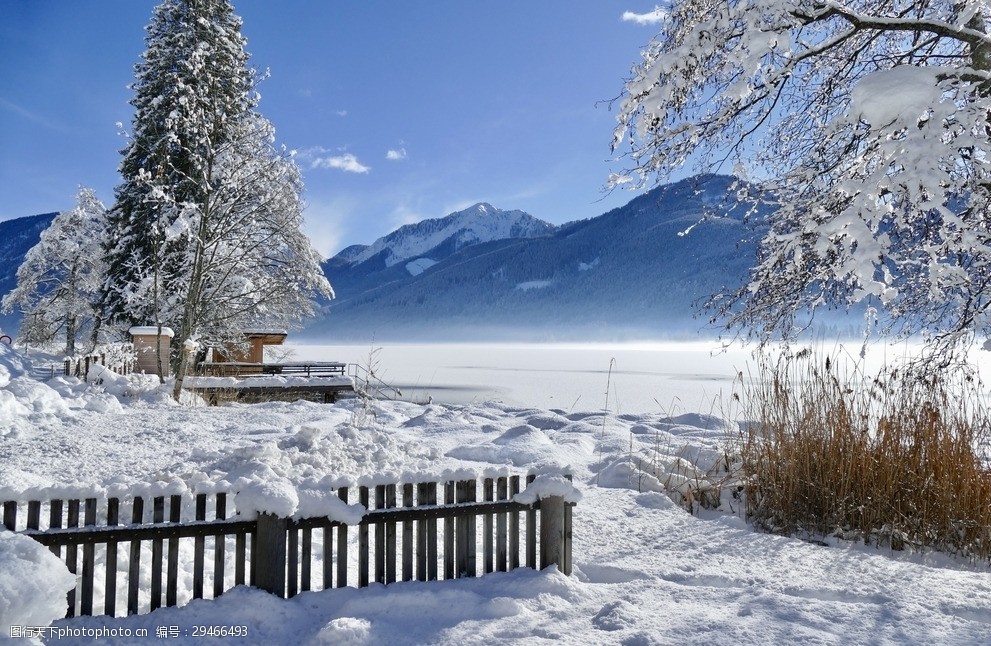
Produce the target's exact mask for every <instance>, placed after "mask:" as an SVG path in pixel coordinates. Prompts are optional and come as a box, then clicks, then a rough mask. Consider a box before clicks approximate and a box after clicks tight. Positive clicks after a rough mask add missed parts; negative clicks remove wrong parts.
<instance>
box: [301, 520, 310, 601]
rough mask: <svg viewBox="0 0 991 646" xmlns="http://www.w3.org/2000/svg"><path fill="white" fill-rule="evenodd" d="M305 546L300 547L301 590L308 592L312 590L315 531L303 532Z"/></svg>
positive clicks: (306, 530) (305, 530) (307, 530)
mask: <svg viewBox="0 0 991 646" xmlns="http://www.w3.org/2000/svg"><path fill="white" fill-rule="evenodd" d="M302 540H303V544H302V545H301V546H300V550H301V552H302V554H301V556H300V572H299V590H300V592H307V591H309V589H310V567H311V562H310V561H311V559H310V554H311V552H312V551H313V530H312V529H310V528H309V527H307V528H306V529H304V530H303V539H302Z"/></svg>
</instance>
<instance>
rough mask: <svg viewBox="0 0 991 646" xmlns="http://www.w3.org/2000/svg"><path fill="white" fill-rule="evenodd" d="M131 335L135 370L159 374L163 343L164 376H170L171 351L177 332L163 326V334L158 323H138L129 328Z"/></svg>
mask: <svg viewBox="0 0 991 646" xmlns="http://www.w3.org/2000/svg"><path fill="white" fill-rule="evenodd" d="M128 332H129V333H130V335H131V342H132V343H133V344H134V354H135V365H134V371H135V372H144V373H146V374H149V375H157V374H158V351H157V349H158V346H159V344H161V351H162V370H164V371H165V372H164V374H163V375H161V376H162V377H168V376H169V351H170V348H171V345H172V337H173V336H175V332H173V331H172V328H168V327H163V328H162V330H161V336H159V330H158V326H157V325H136V326H134V327H132V328H131V329H129V330H128Z"/></svg>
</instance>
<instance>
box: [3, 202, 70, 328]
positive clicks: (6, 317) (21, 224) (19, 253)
mask: <svg viewBox="0 0 991 646" xmlns="http://www.w3.org/2000/svg"><path fill="white" fill-rule="evenodd" d="M56 215H58V213H43V214H41V215H32V216H30V217H26V218H16V219H14V220H4V221H2V222H0V299H2V298H3V297H4V296H5V295H6V294H7V293H8V292H9V291H11V290H12V289H14V288H15V287H17V268H18V267H20V266H21V262H23V260H24V256H25V255H26V254H27V252H28V250H29V249H30V248H31V247H33V246H34V245H36V244H38V241H39V240H41V232H42V231H44V230H45V229H47V228H48V225H49V224H51V223H52V220H54V219H55V216H56ZM19 321H20V315H18V314H0V330H2V331H3V333H4V334H12V333H13V331H14V330H16V328H17V325H18V322H19Z"/></svg>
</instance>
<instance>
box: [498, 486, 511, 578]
mask: <svg viewBox="0 0 991 646" xmlns="http://www.w3.org/2000/svg"><path fill="white" fill-rule="evenodd" d="M508 493H509V480H508V479H507V478H506V477H505V476H503V477H501V478H499V479H498V480H497V481H496V499H497V500H506V499H507V497H508ZM506 517H507V514H506V513H505V512H502V513H499V514H496V555H495V558H496V571H497V572H505V571H506V566H507V563H508V560H509V553H508V550H509V546H508V541H507V540H506V539H507V538H508V537H507V536H506V532H507V530H506Z"/></svg>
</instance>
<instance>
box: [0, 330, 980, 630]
mask: <svg viewBox="0 0 991 646" xmlns="http://www.w3.org/2000/svg"><path fill="white" fill-rule="evenodd" d="M671 350H672V351H673V349H671ZM390 352H391V349H390V348H385V349H383V351H382V352H381V353H380V354H379V358H380V361H381V363H382V366H381V367H382V369H383V370H388V371H392V372H393V374H395V373H398V372H399V371H400V367H399V366H398V355H399V353H398V352H397V353H395V356H393V357H391V358H390ZM459 352H460V354H459V355H457V356H456V357H452V356H441V355H440V354H438V353H437V352H435V353H434V356H435V357H436V358H437V362H438V365H439V366H441V365H446V366H448V367H451V366H454V367H457V366H461V367H472V366H474V367H475V368H478V367H479V366H480V365H483V364H484V365H483V367H485V368H487V369H491V371H492V372H493V373H496V372H500V374H505V375H508V376H509V377H516V380H515V381H513V380H507V382H506V383H503V384H502V385H501V386H500V388H501V390H500V393H501V396H499V397H497V398H496V399H501V400H502V401H501V402H499V401H492V400H488V401H487V400H485V399H483V398H478V397H475V396H472V397H470V398H468V400H467V402H466V403H459V404H439V403H430V404H422V403H409V402H377V403H375V404H373V405H372V406H371V407H370V408H369V409H367V410H366V409H365V408H363V407H362V406H361V405H360V404H358V403H357V402H355V401H346V402H342V403H340V404H337V405H333V406H331V405H321V404H313V403H307V402H296V403H268V404H256V405H231V406H224V407H217V408H210V407H206V406H203V405H197V404H196V403H195V402H192V401H191V402H187V404H186V405H183V406H179V405H176V404H174V403H172V402H171V401H170V399H169V398H168V394H167V393H168V391H167V390H163V389H159V388H158V387H157V386H156V384H155V382H154V381H153V380H144V381H142V380H140V379H132V380H117V379H113V378H112V377H110V376H109V375H108V376H107V378H106V379H105V381H104V384H103V385H100V386H95V385H87V384H83V383H80V382H79V381H78V380H75V379H63V378H57V379H55V380H51V381H48V382H39V381H37V380H35V379H34V378H33V377H32V371H31V368H32V366H31V365H30V362H29V361H25V360H24V358H23V357H22V356H20V355H18V354H17V353H15V352H13V351H11V350H9V349H7V348H6V346H4V345H2V344H0V500H3V499H10V498H14V499H21V500H23V499H27V498H29V497H35V496H38V495H41V494H44V493H47V494H50V495H49V496H48V497H51V496H54V495H72V494H76V493H81V492H94V491H95V492H102V491H117V490H119V489H131V488H138V489H143V490H145V491H152V490H156V491H176V492H178V491H188V490H192V489H195V490H203V489H207V488H209V487H212V486H224V483H235V482H239V483H240V484H241V485H245V486H248V487H250V486H252V485H253V484H258V483H261V482H270V483H277V484H278V485H279V491H281V492H284V493H285V492H288V494H287V495H286V496H284V497H283V499H284V500H290V501H291V500H292V492H293V491H295V492H297V493H299V492H304V491H312V490H313V488H314V487H317V488H319V483H320V482H326V481H327V479H328V478H329V479H332V480H334V481H335V484H336V483H337V482H342V481H351V482H356V481H359V480H361V481H362V482H363V483H370V482H375V481H379V482H389V481H396V480H397V479H399V480H401V479H403V477H404V476H408V475H413V474H415V475H416V476H417V477H419V478H421V479H422V477H423V476H424V475H425V474H435V475H437V476H442V475H443V474H445V473H447V472H451V471H454V470H465V469H467V470H471V471H474V472H482V471H492V470H500V469H503V470H509V471H512V472H514V473H515V472H523V471H545V470H553V469H558V468H568V469H569V470H570V471H571V472H573V473H574V482H575V484H576V485H577V487H578V488H579V489H580V491H581V493H582V499H581V501H580V502H579V504H578V506H577V507H576V508H575V511H574V548H573V554H574V575H573V576H572V577H570V578H569V577H565V576H563V575H561V574H559V573H558V572H556V571H554V570H547V571H542V572H534V571H528V570H525V569H521V570H517V571H515V572H511V573H501V574H493V575H488V576H484V577H479V578H477V579H471V580H456V581H444V582H434V583H429V584H424V583H397V584H392V585H389V586H381V585H373V586H372V587H370V588H366V589H361V590H358V589H341V590H331V591H326V592H309V593H304V594H301V595H299V596H297V597H295V598H293V599H291V600H281V599H277V598H275V597H273V596H271V595H268V594H267V593H264V592H260V591H258V590H254V589H251V588H247V587H239V588H236V589H234V590H232V591H230V592H229V593H227V594H225V595H224V596H222V597H220V598H219V599H216V600H201V601H192V602H189V603H186V604H185V605H183V606H181V607H178V608H166V609H160V610H157V611H155V612H152V613H148V614H142V615H137V616H132V617H120V618H109V617H104V616H97V617H89V618H77V619H71V620H65V619H60V620H56V621H55V622H54V623H53V624H52V628H53V631H58V630H62V631H64V632H65V633H68V632H72V631H77V632H82V631H86V630H90V631H97V630H102V629H119V630H128V631H131V634H132V636H131V637H113V636H109V635H106V634H104V635H103V636H101V637H100V638H99V640H98V641H99V643H108V644H133V643H141V642H142V641H144V640H136V639H135V638H134V637H133V635H135V634H138V631H140V630H147V631H148V634H149V637H148V638H147V639H156V634H157V631H159V630H160V629H163V630H164V632H162V633H161V635H162V636H161V637H159V638H162V639H167V641H168V642H171V643H194V642H195V643H200V642H201V641H202V639H203V638H193V637H192V636H190V635H191V633H192V629H193V627H194V626H204V625H218V626H230V625H237V626H246V627H247V631H248V637H247V638H242V639H239V638H231V637H227V638H217V641H223V642H224V643H248V644H269V643H278V644H380V643H389V644H465V643H468V644H471V643H478V644H481V643H485V644H489V643H507V644H508V643H541V642H546V643H550V642H551V641H554V642H563V643H574V644H603V643H606V644H679V645H681V644H707V645H708V644H792V643H794V644H798V643H801V644H984V643H988V642H989V640H991V637H989V636H991V577H989V571H988V567H987V566H986V565H984V564H970V563H964V562H959V561H953V560H950V559H948V558H945V557H942V556H940V555H937V554H908V553H892V552H889V551H884V550H881V551H878V550H875V549H873V548H865V547H864V546H862V545H861V546H857V545H851V544H847V543H837V542H835V541H831V544H830V545H829V546H822V545H818V544H814V543H810V542H805V541H802V540H799V539H793V538H784V537H778V536H769V535H764V534H757V533H754V532H753V531H752V530H751V529H750V528H749V527H748V526H747V525H746V524H745V522H744V521H743V520H742V519H741V518H740V516H739V515H738V514H735V513H734V509H737V504H736V502H735V501H734V500H733V498H732V496H731V495H730V493H731V491H732V488H733V487H732V481H731V480H728V481H727V482H725V484H726V488H725V491H724V495H723V501H724V506H723V509H722V510H721V511H705V510H703V511H701V512H699V511H698V510H696V513H695V514H692V513H689V512H688V511H686V510H685V508H684V506H683V505H682V504H679V502H681V498H680V496H679V495H678V494H677V493H676V489H677V488H678V486H679V485H683V484H684V477H683V476H685V475H687V476H689V478H690V479H693V480H694V479H699V480H701V481H711V482H718V481H720V480H722V479H724V478H726V474H725V472H724V471H723V470H721V469H720V468H719V467H718V465H719V464H720V463H722V461H723V458H724V456H725V455H726V453H727V452H729V453H730V454H731V453H732V444H733V438H734V435H735V424H734V423H733V422H728V421H727V420H726V419H725V418H726V417H732V410H728V411H727V410H724V409H722V408H721V407H720V406H718V405H716V404H713V403H711V402H706V401H705V400H704V398H703V392H704V393H705V395H706V396H715V395H716V394H717V392H727V388H728V387H730V386H726V384H731V382H732V375H733V374H735V372H734V371H735V370H738V369H743V366H742V365H734V366H732V368H731V369H730V370H727V369H725V368H726V366H724V367H723V368H719V369H712V368H711V367H710V366H708V364H706V361H705V360H704V359H698V358H696V359H694V360H686V361H687V363H685V367H684V368H677V367H675V364H677V363H678V361H676V360H675V359H676V355H674V354H668V355H667V356H668V357H669V358H670V359H671V361H669V362H668V363H667V364H665V365H664V366H658V367H657V368H655V370H654V371H653V372H657V373H660V374H661V375H662V377H661V379H662V380H663V381H664V382H665V383H668V382H670V384H679V385H675V386H674V387H675V390H674V391H667V392H658V394H657V395H656V396H651V397H649V398H646V399H645V398H643V397H640V396H637V397H636V398H634V397H633V396H632V395H631V393H632V392H633V391H634V390H635V387H634V386H633V385H632V383H633V382H632V381H625V378H626V377H629V378H631V379H632V377H633V376H635V375H633V374H632V373H639V372H651V371H649V370H642V369H640V368H639V367H636V366H630V365H629V364H627V365H624V363H626V362H627V359H625V358H623V356H622V355H620V356H619V357H616V356H615V355H616V353H617V352H619V350H618V349H611V350H607V352H609V353H610V356H609V357H607V358H606V359H607V360H606V361H605V363H603V362H602V357H601V356H600V355H595V356H594V358H593V359H590V360H589V364H593V365H591V367H589V368H588V369H587V370H586V369H585V368H584V367H582V366H581V365H579V366H575V365H573V364H572V363H569V362H580V361H581V359H580V349H575V348H572V349H569V350H560V354H559V356H560V357H567V358H568V359H567V361H564V363H563V365H558V366H556V369H551V367H550V366H544V367H543V368H540V369H539V370H538V369H536V368H534V369H529V368H527V369H521V370H520V372H519V374H513V372H512V371H513V367H512V364H504V365H503V366H502V369H501V371H500V370H498V369H499V366H498V365H496V364H495V363H492V365H488V363H486V362H489V361H490V359H488V358H486V359H484V361H483V360H482V359H479V358H478V357H475V356H471V355H470V353H469V352H468V351H467V350H466V349H464V348H462V349H461V350H460V351H459ZM534 352H536V350H534ZM496 353H497V354H503V355H505V356H511V354H508V353H507V351H506V350H505V349H503V350H502V351H501V352H500V351H496ZM531 354H533V353H531ZM641 354H642V352H641ZM488 356H489V355H486V357H488ZM664 356H665V355H664V353H663V352H661V351H658V354H656V355H653V357H652V359H653V360H654V361H655V362H657V361H663V358H664ZM296 358H297V359H300V360H303V359H319V358H329V357H326V356H323V357H316V356H299V355H297V357H296ZM336 358H337V359H341V360H346V361H352V360H359V359H360V358H350V357H336ZM612 358H616V361H615V362H614V364H613V365H612V366H610V364H612V363H613V362H612V361H611V359H612ZM393 360H397V363H396V364H390V361H393ZM491 361H493V362H494V361H495V360H494V359H491ZM521 361H522V360H521ZM630 361H632V360H630ZM731 363H732V362H731ZM517 365H518V364H517ZM524 367H526V366H524ZM610 367H612V369H613V371H612V373H611V374H610V371H609V368H610ZM406 369H407V368H402V370H406ZM416 369H417V370H419V371H425V370H427V369H429V367H428V366H425V365H423V362H422V361H421V364H420V365H419V366H418V367H417V368H416ZM545 371H546V373H548V374H549V375H550V376H546V374H545ZM624 371H625V372H624ZM679 371H683V372H684V373H685V374H688V375H692V374H694V375H696V376H698V377H699V383H698V384H695V392H694V394H692V393H688V392H686V393H684V394H681V393H680V392H679V391H677V388H680V387H682V386H683V385H684V384H683V381H684V380H683V379H680V378H678V377H677V375H674V376H672V373H678V372H679ZM586 373H590V374H591V375H593V376H589V374H586ZM627 373H629V374H627ZM420 374H426V373H425V372H421V373H420ZM475 374H478V373H475ZM534 376H536V378H537V381H540V380H542V379H545V377H546V378H547V379H549V380H550V381H553V382H554V388H558V389H560V394H555V398H554V402H550V403H546V402H545V401H544V400H543V399H540V400H539V402H538V403H540V404H541V405H539V406H535V405H533V403H532V402H527V401H526V399H527V396H526V395H525V393H526V392H527V391H528V390H530V389H533V388H539V387H540V386H539V384H533V378H534ZM641 376H643V375H641ZM445 379H446V377H445ZM569 380H571V381H572V383H573V384H576V385H573V386H572V390H571V392H570V393H566V392H565V391H567V383H568V381H569ZM583 380H587V383H588V385H582V384H583V383H585V381H583ZM607 381H608V383H609V389H610V392H611V393H612V394H611V396H610V398H609V400H608V402H607V399H606V395H605V393H606V386H607ZM512 383H522V384H523V385H524V387H523V388H521V389H518V390H517V389H513V388H512V387H511V386H512ZM704 384H709V387H701V386H700V385H704ZM428 385H429V384H428ZM483 385H489V384H483ZM724 386H725V387H724ZM710 387H711V388H710ZM441 392H445V391H444V390H443V389H436V396H434V400H435V401H439V400H440V399H441V397H440V395H439V393H441ZM624 393H626V394H624ZM672 393H677V394H672ZM648 394H649V393H648ZM727 394H728V392H727ZM534 396H535V397H542V395H537V394H535V395H534ZM654 399H657V400H658V402H661V403H657V402H654V401H653V400H654ZM618 401H619V402H621V404H617V402H618ZM630 402H633V403H632V404H631V403H630ZM644 402H648V403H650V406H647V405H646V404H645V403H644ZM672 402H674V405H672ZM607 403H608V406H607ZM696 404H697V405H696ZM635 406H639V407H640V408H641V409H640V410H639V411H637V410H636V409H635V408H634V407H635ZM606 407H607V408H608V410H607V411H606V412H605V413H604V412H603V408H606ZM724 413H728V414H724ZM665 485H669V486H667V487H666V486H665ZM298 498H299V499H302V498H303V496H299V497H298ZM184 567H186V568H188V567H189V564H186V565H185V566H184ZM65 585H66V577H65V571H64V569H60V566H59V565H58V563H57V562H56V561H54V557H51V555H50V553H48V552H47V550H44V549H39V548H38V546H36V545H35V544H34V543H33V541H31V540H30V539H27V538H23V537H14V536H12V535H11V534H10V533H9V532H0V629H2V631H3V634H2V635H0V640H2V639H3V637H6V636H7V634H9V630H10V626H11V625H14V626H22V625H26V626H35V625H40V624H42V623H44V622H45V621H48V620H50V619H52V618H54V617H55V616H56V615H57V614H59V610H58V609H57V607H58V602H59V601H60V600H61V598H62V597H61V594H62V590H64V586H65ZM183 585H184V586H185V584H183ZM100 593H101V591H100V590H97V594H98V596H99V594H100ZM189 596H190V595H189V591H188V589H186V588H184V589H182V590H180V601H181V602H184V603H185V601H186V600H188V599H189ZM176 633H178V634H179V635H180V636H175V635H176ZM91 634H92V633H91ZM183 635H186V636H183ZM25 641H26V640H15V643H24V642H25ZM45 641H46V642H47V643H87V644H88V643H93V642H94V641H97V640H95V638H94V637H93V636H89V637H86V636H82V637H71V636H60V635H59V634H58V633H56V632H50V633H49V634H48V635H47V637H46V638H45Z"/></svg>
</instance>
